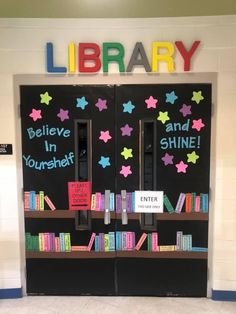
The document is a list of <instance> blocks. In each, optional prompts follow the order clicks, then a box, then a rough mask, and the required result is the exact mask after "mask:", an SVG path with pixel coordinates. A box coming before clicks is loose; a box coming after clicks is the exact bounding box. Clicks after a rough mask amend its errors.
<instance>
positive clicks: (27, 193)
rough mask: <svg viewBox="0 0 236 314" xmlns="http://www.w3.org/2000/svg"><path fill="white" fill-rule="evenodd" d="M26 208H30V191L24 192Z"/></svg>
mask: <svg viewBox="0 0 236 314" xmlns="http://www.w3.org/2000/svg"><path fill="white" fill-rule="evenodd" d="M24 209H25V210H27V211H28V210H29V209H30V192H24Z"/></svg>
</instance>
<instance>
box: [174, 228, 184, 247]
mask: <svg viewBox="0 0 236 314" xmlns="http://www.w3.org/2000/svg"><path fill="white" fill-rule="evenodd" d="M176 250H177V251H182V250H183V232H182V231H177V233H176Z"/></svg>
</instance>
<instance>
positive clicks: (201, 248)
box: [192, 247, 208, 252]
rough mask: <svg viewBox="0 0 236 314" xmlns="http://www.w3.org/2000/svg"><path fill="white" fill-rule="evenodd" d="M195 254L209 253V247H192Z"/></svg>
mask: <svg viewBox="0 0 236 314" xmlns="http://www.w3.org/2000/svg"><path fill="white" fill-rule="evenodd" d="M192 251H193V252H208V248H207V247H192Z"/></svg>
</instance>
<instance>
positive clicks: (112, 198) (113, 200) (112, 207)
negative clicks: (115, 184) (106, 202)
mask: <svg viewBox="0 0 236 314" xmlns="http://www.w3.org/2000/svg"><path fill="white" fill-rule="evenodd" d="M114 210H115V195H114V193H110V211H111V212H114Z"/></svg>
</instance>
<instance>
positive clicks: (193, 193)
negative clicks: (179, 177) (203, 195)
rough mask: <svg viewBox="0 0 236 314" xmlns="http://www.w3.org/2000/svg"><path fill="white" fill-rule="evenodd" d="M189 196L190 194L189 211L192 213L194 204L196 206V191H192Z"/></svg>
mask: <svg viewBox="0 0 236 314" xmlns="http://www.w3.org/2000/svg"><path fill="white" fill-rule="evenodd" d="M191 196H192V202H191V212H192V213H194V212H195V206H196V193H195V192H192V193H191Z"/></svg>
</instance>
